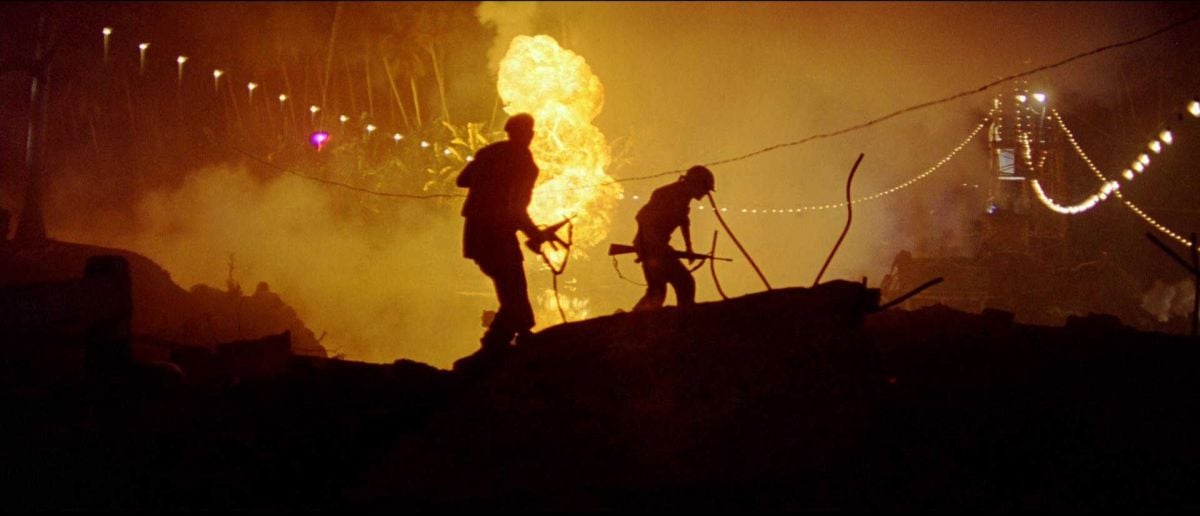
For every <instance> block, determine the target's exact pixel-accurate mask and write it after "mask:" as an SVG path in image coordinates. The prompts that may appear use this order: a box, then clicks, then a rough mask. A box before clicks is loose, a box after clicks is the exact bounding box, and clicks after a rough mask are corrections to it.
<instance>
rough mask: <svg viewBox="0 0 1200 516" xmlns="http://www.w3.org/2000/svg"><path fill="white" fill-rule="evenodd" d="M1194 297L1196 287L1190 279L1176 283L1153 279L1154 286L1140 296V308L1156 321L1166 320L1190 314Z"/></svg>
mask: <svg viewBox="0 0 1200 516" xmlns="http://www.w3.org/2000/svg"><path fill="white" fill-rule="evenodd" d="M1195 298H1196V288H1195V285H1194V284H1193V283H1192V280H1190V279H1182V280H1179V282H1178V283H1164V282H1162V281H1161V280H1154V286H1152V287H1150V290H1148V291H1147V292H1146V294H1145V295H1143V296H1142V308H1143V309H1145V310H1146V311H1147V312H1150V314H1152V315H1153V316H1154V318H1155V319H1157V320H1158V322H1167V321H1169V320H1170V319H1171V318H1173V317H1188V316H1190V315H1191V313H1192V304H1193V302H1194V301H1195Z"/></svg>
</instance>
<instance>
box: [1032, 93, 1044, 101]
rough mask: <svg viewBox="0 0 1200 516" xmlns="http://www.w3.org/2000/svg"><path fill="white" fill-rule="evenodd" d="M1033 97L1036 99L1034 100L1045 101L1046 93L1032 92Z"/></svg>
mask: <svg viewBox="0 0 1200 516" xmlns="http://www.w3.org/2000/svg"><path fill="white" fill-rule="evenodd" d="M1033 99H1034V100H1036V101H1038V102H1045V101H1046V94H1045V93H1034V94H1033Z"/></svg>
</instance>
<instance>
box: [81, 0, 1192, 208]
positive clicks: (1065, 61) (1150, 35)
mask: <svg viewBox="0 0 1200 516" xmlns="http://www.w3.org/2000/svg"><path fill="white" fill-rule="evenodd" d="M1198 18H1200V10H1197V11H1196V12H1195V13H1193V14H1191V15H1188V16H1186V17H1183V18H1181V19H1179V20H1177V21H1174V22H1171V23H1169V24H1167V25H1165V26H1163V27H1161V28H1159V29H1156V30H1154V31H1151V32H1149V33H1146V34H1144V35H1142V36H1138V37H1135V38H1132V39H1128V40H1124V41H1120V42H1116V43H1111V44H1108V45H1104V46H1101V47H1097V48H1095V49H1092V50H1089V51H1086V52H1082V53H1079V54H1076V55H1073V56H1071V57H1068V58H1065V59H1062V60H1059V61H1057V62H1054V63H1050V64H1046V65H1042V66H1039V67H1036V68H1032V69H1029V70H1026V71H1023V72H1019V73H1016V74H1012V75H1009V76H1006V77H1003V78H1000V79H996V80H994V81H991V82H989V83H986V84H984V85H982V86H979V87H977V88H974V89H971V90H966V91H962V92H959V93H955V94H953V95H950V96H947V97H943V98H940V99H936V100H931V101H928V102H924V103H921V104H917V105H913V106H910V107H906V108H903V109H899V110H897V111H893V112H892V113H889V114H887V115H884V116H881V117H878V118H875V119H872V120H868V121H866V122H863V123H861V124H858V125H854V126H850V127H846V128H843V129H839V130H835V131H831V132H827V133H821V134H816V135H812V136H808V137H805V138H801V139H799V140H795V141H790V142H784V143H779V144H775V145H771V146H768V147H765V148H762V149H759V150H757V151H753V152H750V153H747V154H743V155H741V156H735V157H732V158H727V159H721V160H717V161H713V162H709V163H705V164H704V165H706V166H708V167H714V166H718V165H724V164H728V163H733V162H736V161H741V160H745V159H749V158H751V157H754V156H757V155H760V154H764V153H767V152H771V151H774V150H778V149H783V148H787V147H792V146H796V145H801V144H804V143H808V142H811V141H815V140H819V139H825V138H831V137H834V136H839V135H842V134H846V133H850V132H853V131H857V130H860V129H865V128H867V127H870V126H873V125H876V124H879V123H881V122H884V121H886V120H889V119H892V118H895V117H897V116H900V115H903V114H906V113H910V112H913V111H917V110H920V109H924V108H927V107H931V106H935V105H938V104H944V103H946V102H950V101H953V100H956V99H959V98H962V97H966V96H969V95H974V94H976V93H981V92H983V91H987V90H988V89H989V88H992V87H994V86H997V85H999V84H1003V83H1006V82H1009V81H1012V80H1015V79H1019V78H1021V77H1026V76H1029V75H1033V74H1036V73H1038V72H1042V71H1046V70H1050V69H1053V68H1057V67H1060V66H1063V65H1065V64H1068V63H1071V62H1073V61H1077V60H1079V59H1083V58H1085V57H1089V56H1092V55H1095V54H1099V53H1102V52H1107V51H1109V50H1113V49H1117V48H1121V47H1125V46H1129V45H1134V44H1137V43H1140V42H1142V41H1146V40H1148V39H1151V38H1154V37H1156V36H1159V35H1162V34H1164V33H1167V32H1170V31H1172V30H1175V29H1177V28H1179V27H1181V26H1183V25H1186V24H1188V23H1191V22H1193V21H1196V19H1198ZM102 33H103V36H104V43H105V44H106V46H107V43H108V40H109V37H110V36H111V33H112V31H111V30H108V29H106V30H104V31H102ZM145 45H146V46H147V47H148V46H149V44H148V43H146V44H145ZM142 50H143V54H144V49H142ZM222 73H223V72H222V71H221V70H219V69H218V70H214V71H213V82H214V86H216V85H219V82H218V81H219V79H220V76H221V75H222ZM1193 104H1195V103H1193ZM1190 109H1192V107H1191V106H1190V105H1189V110H1190ZM1195 109H1196V110H1197V112H1200V105H1197V106H1196V108H1195ZM343 123H344V122H343ZM239 152H240V151H239ZM256 159H257V158H256ZM259 161H262V160H259ZM272 166H274V165H272ZM276 168H278V167H276ZM683 172H684V170H682V169H675V170H668V171H664V172H658V173H653V174H647V175H642V176H631V177H625V178H619V179H613V180H610V181H604V182H600V183H596V184H591V185H581V186H577V187H574V188H572V189H581V188H600V187H604V186H609V185H612V184H614V183H623V182H630V181H642V180H648V179H654V178H659V177H663V176H668V175H677V174H682V173H683ZM301 177H306V176H301ZM354 189H355V190H359V191H362V192H363V193H372V194H379V195H386V196H398V197H410V198H426V197H427V196H421V195H410V194H388V193H384V192H374V191H370V190H366V189H359V188H354ZM556 191H557V190H556ZM547 193H550V191H549V190H548V191H547ZM1118 195H1119V194H1118ZM831 207H833V206H831ZM822 209H828V208H822Z"/></svg>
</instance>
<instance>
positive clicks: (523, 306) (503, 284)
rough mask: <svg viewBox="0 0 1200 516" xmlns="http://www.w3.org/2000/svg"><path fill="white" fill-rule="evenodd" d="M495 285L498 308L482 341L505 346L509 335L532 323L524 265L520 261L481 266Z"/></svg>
mask: <svg viewBox="0 0 1200 516" xmlns="http://www.w3.org/2000/svg"><path fill="white" fill-rule="evenodd" d="M485 272H486V273H487V275H488V276H489V277H491V278H492V283H493V284H494V285H495V286H496V297H497V298H498V299H499V301H500V308H499V309H498V310H497V311H496V317H495V319H493V320H492V324H491V326H489V327H488V331H487V334H485V335H484V345H485V346H486V345H497V346H507V345H508V344H509V342H510V341H512V338H513V335H515V334H517V333H520V332H527V331H529V329H530V328H532V327H533V323H534V321H533V307H532V306H530V304H529V293H528V285H527V284H526V281H525V268H524V267H523V265H522V263H521V262H520V261H512V260H503V261H498V262H496V263H489V264H488V268H487V269H486V270H485Z"/></svg>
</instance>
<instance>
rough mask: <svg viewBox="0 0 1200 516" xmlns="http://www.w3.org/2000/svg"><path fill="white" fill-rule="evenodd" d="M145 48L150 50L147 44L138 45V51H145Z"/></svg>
mask: <svg viewBox="0 0 1200 516" xmlns="http://www.w3.org/2000/svg"><path fill="white" fill-rule="evenodd" d="M147 48H150V44H149V43H138V50H141V51H145V50H146V49H147Z"/></svg>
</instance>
